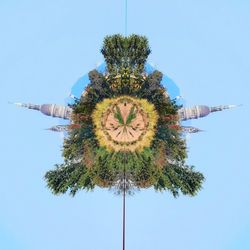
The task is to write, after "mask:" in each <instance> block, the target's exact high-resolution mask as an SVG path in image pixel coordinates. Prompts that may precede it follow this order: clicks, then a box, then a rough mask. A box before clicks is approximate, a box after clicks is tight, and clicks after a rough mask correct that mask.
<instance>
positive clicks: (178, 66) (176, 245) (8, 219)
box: [0, 0, 250, 250]
mask: <svg viewBox="0 0 250 250" xmlns="http://www.w3.org/2000/svg"><path fill="white" fill-rule="evenodd" d="M249 13H250V1H248V0H219V1H218V0H204V1H199V0H196V1H194V0H174V1H169V0H155V1H153V0H150V1H149V0H133V1H132V0H128V34H131V33H136V34H142V35H146V36H147V37H148V39H149V42H150V45H151V49H152V54H151V55H150V58H149V62H151V63H154V64H155V66H156V67H157V68H158V69H159V70H161V71H163V72H164V73H166V74H167V75H168V76H169V77H170V78H172V79H173V80H174V81H175V82H176V83H177V84H178V86H179V87H180V89H181V92H182V95H183V97H184V98H185V100H186V102H187V105H194V104H207V105H218V104H243V106H242V107H240V108H237V109H234V110H231V111H224V112H221V113H216V114H211V115H210V116H209V117H207V118H204V119H202V120H197V121H193V122H192V124H193V125H194V126H196V127H199V128H201V129H203V130H205V132H202V133H200V134H196V135H193V136H191V137H190V138H189V139H188V148H189V158H188V163H189V164H193V165H195V166H196V169H197V170H199V171H201V172H203V173H204V175H205V176H206V182H205V184H204V188H203V189H202V190H201V192H200V193H199V194H198V196H196V197H194V198H190V197H184V196H180V197H179V198H178V199H174V198H172V197H171V195H170V194H169V193H168V192H165V193H156V192H154V191H153V190H152V189H148V190H142V191H140V192H138V193H136V194H135V195H134V196H132V197H130V198H128V202H127V250H132V249H136V250H152V249H154V250H166V249H171V250H184V249H185V250H211V249H213V250H247V249H250V237H249V235H250V181H249V180H250V164H249V156H250V149H249V142H250V136H249V123H250V112H249V105H250V93H249V91H250V88H249V83H250V73H249V72H250V14H249ZM124 26H125V25H124V0H106V1H103V0H90V1H83V0H73V1H66V0H65V1H63V0H61V1H59V0H53V1H51V0H43V1H40V0H36V1H34V0H30V1H28V0H22V1H18V0H16V1H14V0H0V93H1V98H0V107H1V123H0V126H1V132H2V134H1V140H0V152H1V164H0V202H1V203H0V249H1V250H45V249H46V250H72V249H86V250H117V249H121V236H122V234H121V229H122V227H121V222H122V220H121V219H122V217H121V209H122V200H121V197H118V196H115V195H114V194H113V193H112V192H109V191H107V190H100V189H96V190H95V191H93V192H89V193H86V192H84V191H83V192H80V193H78V194H77V195H76V197H75V198H71V197H70V196H68V195H62V196H53V195H52V194H51V193H50V191H49V190H48V189H47V188H46V183H45V181H44V179H43V176H44V174H45V172H46V171H47V170H49V169H52V168H54V164H55V163H61V162H62V158H61V149H62V138H60V136H59V135H58V134H56V133H52V132H50V131H46V130H44V129H45V128H49V127H51V126H53V125H56V124H58V120H57V119H53V118H50V117H46V116H43V115H41V114H40V113H38V112H35V111H30V110H24V109H19V108H16V107H15V106H12V105H10V104H8V101H22V102H33V103H38V104H41V103H58V104H64V100H65V98H66V97H67V96H68V93H69V92H70V89H71V87H72V85H73V84H74V83H75V82H76V81H77V80H78V79H79V77H81V76H82V75H84V74H86V73H87V72H88V71H89V70H91V69H93V68H95V67H96V64H97V63H100V62H102V61H103V58H102V55H101V54H100V47H101V45H102V41H103V38H104V36H105V35H110V34H114V33H124Z"/></svg>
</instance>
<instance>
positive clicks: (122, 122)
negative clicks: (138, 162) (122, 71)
mask: <svg viewBox="0 0 250 250" xmlns="http://www.w3.org/2000/svg"><path fill="white" fill-rule="evenodd" d="M92 117H93V121H94V125H95V133H96V136H97V138H98V140H99V143H100V145H101V146H104V147H106V148H107V149H109V150H111V151H141V150H143V148H145V147H148V146H150V143H151V141H152V139H153V136H154V132H155V126H156V123H157V119H158V115H157V112H156V111H155V107H154V105H153V104H151V103H149V102H148V101H147V100H145V99H138V98H134V97H130V96H121V97H118V98H113V99H105V100H103V101H102V102H101V103H98V104H97V105H96V109H95V111H94V113H93V116H92Z"/></svg>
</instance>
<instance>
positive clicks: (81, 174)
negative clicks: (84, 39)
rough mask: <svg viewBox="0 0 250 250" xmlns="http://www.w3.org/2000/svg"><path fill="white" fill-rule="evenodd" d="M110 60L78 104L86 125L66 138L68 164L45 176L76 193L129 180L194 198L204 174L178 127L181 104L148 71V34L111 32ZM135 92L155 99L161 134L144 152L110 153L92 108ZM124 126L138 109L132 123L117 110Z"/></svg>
mask: <svg viewBox="0 0 250 250" xmlns="http://www.w3.org/2000/svg"><path fill="white" fill-rule="evenodd" d="M101 51H102V54H103V55H104V58H105V61H106V63H107V73H106V74H105V75H103V74H101V73H99V72H98V71H96V70H93V71H90V72H89V79H90V83H89V85H88V86H87V87H86V90H85V93H84V94H83V95H82V96H81V98H80V100H78V101H77V102H76V103H75V104H74V105H73V106H72V108H73V116H72V122H73V123H74V124H79V125H80V128H76V129H72V130H70V131H69V133H68V136H67V138H66V139H65V141H64V146H63V156H64V159H65V163H64V164H62V165H56V169H55V170H52V171H49V172H47V173H46V175H45V179H46V180H47V183H48V187H49V188H50V189H51V190H52V192H53V193H54V194H60V193H65V192H67V191H69V192H70V194H72V195H75V193H76V192H77V191H78V190H81V189H86V190H91V189H93V188H94V187H95V186H96V185H97V186H100V187H106V188H112V187H118V189H119V188H122V186H121V185H119V183H122V181H123V180H124V178H125V180H126V183H127V184H126V185H127V186H129V187H132V188H139V189H140V188H148V187H151V186H154V188H155V190H158V191H163V190H169V191H170V192H171V193H172V194H173V195H174V197H177V196H178V195H179V193H180V192H181V193H183V194H184V195H190V196H194V195H195V194H196V193H197V192H198V191H199V190H200V188H201V185H202V182H203V181H204V177H203V175H202V174H201V173H199V172H196V171H194V167H193V166H192V167H189V166H186V165H185V159H186V157H187V152H186V151H187V150H186V142H185V140H184V138H183V137H182V131H181V130H179V129H177V128H176V126H177V125H178V122H179V120H178V115H177V112H178V109H179V108H180V106H178V105H177V104H176V103H175V101H173V100H170V98H169V97H168V95H167V91H166V90H165V89H164V87H163V86H162V85H161V81H162V73H161V72H159V71H154V72H153V73H151V74H149V75H146V72H145V71H144V66H145V62H146V59H147V57H148V55H149V53H150V49H149V46H148V41H147V39H146V38H145V37H141V36H137V35H132V36H129V37H123V36H121V35H114V36H108V37H106V38H105V40H104V45H103V48H102V50H101ZM121 95H130V96H134V97H137V98H142V99H146V100H148V101H149V102H150V103H153V104H154V106H155V109H156V111H157V113H158V115H159V119H158V125H157V128H156V134H155V138H154V139H153V141H152V143H151V146H150V148H145V149H144V150H143V151H142V152H109V151H108V150H107V149H105V148H103V147H100V146H99V144H98V141H97V139H96V137H95V133H94V125H93V122H92V117H91V115H92V112H93V110H94V109H95V106H96V104H97V103H99V102H101V101H102V100H104V99H105V98H114V97H117V96H121ZM116 116H117V119H118V120H119V122H120V123H121V124H123V123H126V124H129V123H130V122H131V121H132V120H133V119H134V117H135V114H134V112H133V109H131V112H130V114H129V116H128V117H127V120H126V121H123V118H122V116H121V114H120V112H119V110H118V109H117V113H116Z"/></svg>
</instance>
